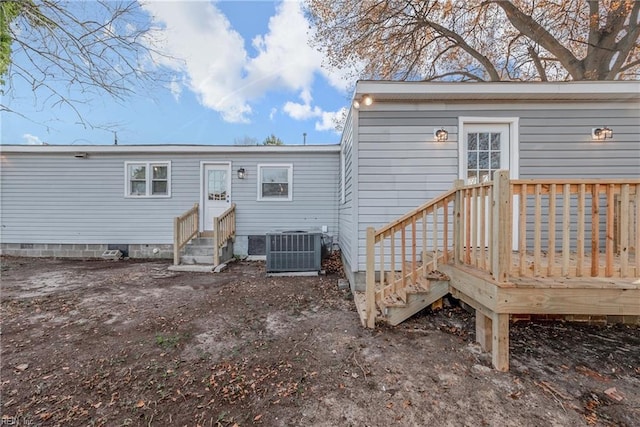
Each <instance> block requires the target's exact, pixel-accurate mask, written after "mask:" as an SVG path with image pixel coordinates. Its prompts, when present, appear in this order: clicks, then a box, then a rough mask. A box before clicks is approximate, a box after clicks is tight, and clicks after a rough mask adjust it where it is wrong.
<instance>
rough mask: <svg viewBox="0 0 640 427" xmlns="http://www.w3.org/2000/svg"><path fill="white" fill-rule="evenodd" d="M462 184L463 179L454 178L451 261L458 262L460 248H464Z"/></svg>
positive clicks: (460, 253) (459, 260)
mask: <svg viewBox="0 0 640 427" xmlns="http://www.w3.org/2000/svg"><path fill="white" fill-rule="evenodd" d="M463 186H464V180H462V179H456V180H455V183H454V188H455V189H456V195H455V200H454V202H453V262H454V263H455V264H460V263H461V262H462V250H463V248H464V245H463V243H462V242H463V240H464V233H463V230H462V224H463V222H462V212H463V209H462V204H463V200H464V199H463V197H462V191H460V189H461V188H462V187H463Z"/></svg>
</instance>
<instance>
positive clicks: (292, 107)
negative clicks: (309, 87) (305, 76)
mask: <svg viewBox="0 0 640 427" xmlns="http://www.w3.org/2000/svg"><path fill="white" fill-rule="evenodd" d="M300 98H301V99H302V101H303V103H302V104H301V103H298V102H291V101H289V102H287V103H285V104H284V106H283V107H282V110H283V111H284V112H285V113H287V114H288V115H289V117H291V118H292V119H295V120H309V119H312V118H318V119H319V120H317V121H316V124H315V129H316V130H317V131H334V132H337V130H338V129H340V127H341V124H342V123H343V122H344V119H345V117H346V115H347V109H346V108H344V107H343V108H341V109H340V110H338V111H323V110H322V109H321V108H320V107H318V106H315V107H314V106H311V102H312V101H313V99H312V98H311V95H310V93H309V92H308V91H306V90H305V91H302V93H300ZM338 133H339V132H338Z"/></svg>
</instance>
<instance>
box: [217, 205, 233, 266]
mask: <svg viewBox="0 0 640 427" xmlns="http://www.w3.org/2000/svg"><path fill="white" fill-rule="evenodd" d="M235 235H236V204H235V203H232V204H231V206H230V207H229V209H227V210H226V211H224V212H223V213H222V214H220V216H217V217H215V218H213V264H214V265H218V264H220V248H222V247H223V246H224V245H225V243H226V242H227V241H228V240H229V239H232V238H234V237H235Z"/></svg>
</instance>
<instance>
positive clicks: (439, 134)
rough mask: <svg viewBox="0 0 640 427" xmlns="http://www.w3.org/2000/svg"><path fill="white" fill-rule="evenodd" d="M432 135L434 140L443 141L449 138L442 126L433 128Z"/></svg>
mask: <svg viewBox="0 0 640 427" xmlns="http://www.w3.org/2000/svg"><path fill="white" fill-rule="evenodd" d="M433 136H434V137H435V139H436V141H438V142H444V141H446V140H448V139H449V132H447V131H446V130H445V129H444V128H440V129H434V131H433Z"/></svg>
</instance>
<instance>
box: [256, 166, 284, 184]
mask: <svg viewBox="0 0 640 427" xmlns="http://www.w3.org/2000/svg"><path fill="white" fill-rule="evenodd" d="M288 181H289V169H288V168H263V169H262V182H263V183H265V182H283V183H286V182H288Z"/></svg>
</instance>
